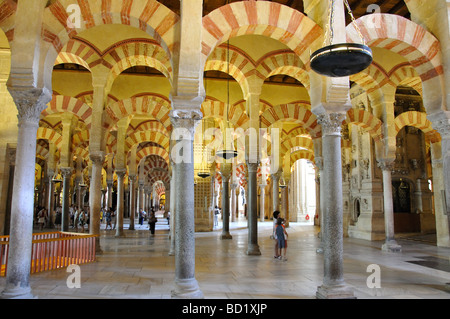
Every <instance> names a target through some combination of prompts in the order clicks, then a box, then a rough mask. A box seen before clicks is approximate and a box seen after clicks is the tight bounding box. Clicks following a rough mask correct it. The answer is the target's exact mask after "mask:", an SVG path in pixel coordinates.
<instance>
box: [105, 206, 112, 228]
mask: <svg viewBox="0 0 450 319" xmlns="http://www.w3.org/2000/svg"><path fill="white" fill-rule="evenodd" d="M105 219H106V228H105V229H106V230H108V226H109V227H111V229H112V225H111V221H112V214H111V210H110V209H109V208H107V209H106V213H105Z"/></svg>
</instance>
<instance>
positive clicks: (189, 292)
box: [171, 278, 204, 299]
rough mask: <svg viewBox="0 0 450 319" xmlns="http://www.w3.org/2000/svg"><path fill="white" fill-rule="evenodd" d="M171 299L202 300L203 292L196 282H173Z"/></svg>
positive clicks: (181, 280) (188, 280)
mask: <svg viewBox="0 0 450 319" xmlns="http://www.w3.org/2000/svg"><path fill="white" fill-rule="evenodd" d="M171 296H172V299H203V298H204V296H203V292H202V291H201V290H200V287H199V286H198V282H197V280H196V279H195V278H193V279H178V280H175V289H174V290H172V292H171Z"/></svg>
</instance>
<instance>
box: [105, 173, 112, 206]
mask: <svg viewBox="0 0 450 319" xmlns="http://www.w3.org/2000/svg"><path fill="white" fill-rule="evenodd" d="M112 191H113V181H112V180H109V179H108V180H106V194H107V195H106V207H107V208H111V207H112Z"/></svg>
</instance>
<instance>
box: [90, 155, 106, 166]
mask: <svg viewBox="0 0 450 319" xmlns="http://www.w3.org/2000/svg"><path fill="white" fill-rule="evenodd" d="M89 158H90V159H91V161H92V164H94V165H102V164H103V162H104V160H105V154H104V153H103V152H91V153H90V154H89Z"/></svg>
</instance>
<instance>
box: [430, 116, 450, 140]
mask: <svg viewBox="0 0 450 319" xmlns="http://www.w3.org/2000/svg"><path fill="white" fill-rule="evenodd" d="M427 118H428V119H429V120H430V121H431V123H432V126H433V128H434V129H435V130H436V131H438V133H439V134H440V135H441V137H442V138H443V139H444V138H450V112H449V111H442V112H436V113H433V114H429V115H427Z"/></svg>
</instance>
